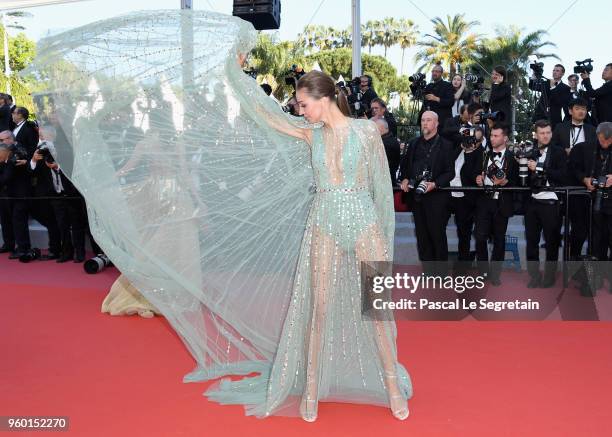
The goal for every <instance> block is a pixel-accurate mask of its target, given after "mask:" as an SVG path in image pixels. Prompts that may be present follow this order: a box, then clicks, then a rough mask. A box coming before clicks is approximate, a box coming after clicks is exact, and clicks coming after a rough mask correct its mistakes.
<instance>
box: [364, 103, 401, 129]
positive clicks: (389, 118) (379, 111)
mask: <svg viewBox="0 0 612 437" xmlns="http://www.w3.org/2000/svg"><path fill="white" fill-rule="evenodd" d="M370 111H371V112H372V120H375V119H376V118H384V119H385V121H386V122H387V125H388V126H389V132H390V133H391V135H393V136H394V137H397V121H395V117H394V116H393V114H392V113H390V112H389V111H388V110H387V104H386V103H385V102H384V100H383V99H381V98H380V97H376V98H374V99H372V101H371V102H370Z"/></svg>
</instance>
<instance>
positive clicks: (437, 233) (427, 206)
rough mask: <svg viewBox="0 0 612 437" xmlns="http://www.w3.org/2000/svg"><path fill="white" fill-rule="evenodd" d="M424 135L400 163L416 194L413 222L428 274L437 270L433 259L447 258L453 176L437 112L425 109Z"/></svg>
mask: <svg viewBox="0 0 612 437" xmlns="http://www.w3.org/2000/svg"><path fill="white" fill-rule="evenodd" d="M421 132H422V133H421V136H419V137H417V138H415V139H413V140H411V141H410V143H409V145H408V146H407V150H406V153H405V155H404V156H403V157H402V162H401V163H400V180H401V181H402V182H401V188H402V190H403V191H404V192H407V193H408V192H409V193H412V195H413V196H414V202H413V205H414V207H413V211H412V214H413V216H414V226H415V232H416V237H417V251H418V254H419V260H420V261H421V262H423V263H424V265H423V267H424V271H425V273H426V274H432V273H434V272H435V270H434V269H432V266H431V263H430V262H431V261H445V262H446V261H448V241H447V239H446V225H447V223H448V218H449V212H448V201H449V196H448V193H447V192H444V191H437V190H436V188H438V187H446V186H448V185H449V183H450V181H451V180H452V179H453V177H454V170H453V163H452V161H451V151H450V144H449V143H448V142H446V140H444V139H443V138H442V137H441V136H440V135H438V115H437V114H436V113H435V112H433V111H425V112H424V113H423V115H422V117H421Z"/></svg>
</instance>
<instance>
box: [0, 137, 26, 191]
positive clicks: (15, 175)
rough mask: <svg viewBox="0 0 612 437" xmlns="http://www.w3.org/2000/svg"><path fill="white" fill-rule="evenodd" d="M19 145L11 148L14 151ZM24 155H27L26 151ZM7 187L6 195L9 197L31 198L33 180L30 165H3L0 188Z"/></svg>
mask: <svg viewBox="0 0 612 437" xmlns="http://www.w3.org/2000/svg"><path fill="white" fill-rule="evenodd" d="M19 147H20V146H19V145H14V146H11V149H12V150H13V153H14V151H15V150H16V149H17V148H19ZM22 153H26V152H25V150H23V151H22ZM2 185H6V195H7V196H8V197H30V196H31V195H32V179H31V177H30V172H29V171H28V163H26V164H25V165H19V166H16V165H14V164H13V163H3V164H2V175H1V177H0V186H2Z"/></svg>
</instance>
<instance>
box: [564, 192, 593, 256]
mask: <svg viewBox="0 0 612 437" xmlns="http://www.w3.org/2000/svg"><path fill="white" fill-rule="evenodd" d="M569 220H570V259H572V260H576V259H578V258H579V257H580V255H582V247H583V246H584V242H585V241H586V240H587V238H588V232H589V198H588V197H587V196H584V195H577V194H576V195H573V196H569Z"/></svg>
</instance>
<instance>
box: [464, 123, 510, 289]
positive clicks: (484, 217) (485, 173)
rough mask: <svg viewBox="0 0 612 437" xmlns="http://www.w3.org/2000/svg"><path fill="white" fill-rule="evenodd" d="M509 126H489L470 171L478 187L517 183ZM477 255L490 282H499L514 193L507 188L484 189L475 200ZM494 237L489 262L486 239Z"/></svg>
mask: <svg viewBox="0 0 612 437" xmlns="http://www.w3.org/2000/svg"><path fill="white" fill-rule="evenodd" d="M508 132H509V128H508V126H506V125H505V124H500V123H496V124H494V125H493V127H492V128H491V136H490V141H491V143H490V148H488V149H487V150H486V151H485V152H484V153H483V154H482V155H481V157H480V158H479V159H478V160H477V162H476V163H475V169H476V172H475V173H474V174H473V177H474V179H475V180H476V185H478V186H481V187H487V186H488V187H493V186H500V187H514V186H518V163H517V162H516V159H515V158H514V154H513V153H512V152H511V151H510V150H508V148H507V147H506V146H507V144H508ZM476 205H477V206H476V227H475V234H476V257H477V259H478V269H479V271H480V273H481V274H483V275H486V276H487V279H488V280H489V281H490V282H491V284H493V285H500V284H501V280H500V275H501V264H502V262H503V261H504V256H505V253H506V230H507V229H508V219H509V218H510V217H511V216H512V215H513V214H514V203H513V195H512V193H511V192H509V191H504V192H497V191H493V190H491V191H489V190H486V191H484V192H483V193H482V194H479V195H478V199H477V203H476ZM490 236H492V237H493V252H492V254H491V264H489V251H488V248H487V243H488V240H489V237H490Z"/></svg>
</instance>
